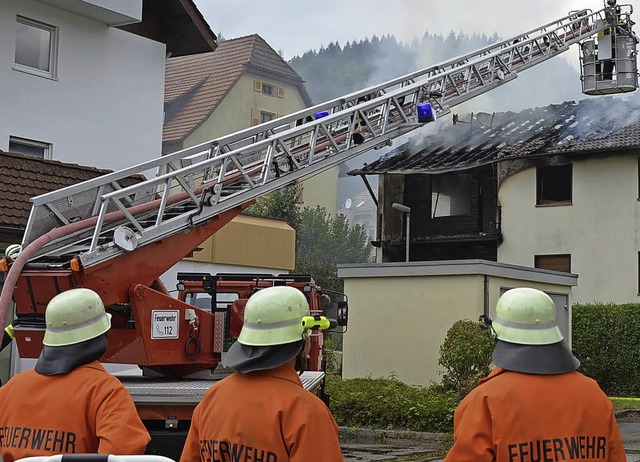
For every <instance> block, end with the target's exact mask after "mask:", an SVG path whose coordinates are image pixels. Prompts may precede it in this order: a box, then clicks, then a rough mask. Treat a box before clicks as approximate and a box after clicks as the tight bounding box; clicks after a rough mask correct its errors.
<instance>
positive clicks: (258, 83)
mask: <svg viewBox="0 0 640 462" xmlns="http://www.w3.org/2000/svg"><path fill="white" fill-rule="evenodd" d="M253 91H257V92H258V93H261V92H262V82H261V81H260V80H254V81H253Z"/></svg>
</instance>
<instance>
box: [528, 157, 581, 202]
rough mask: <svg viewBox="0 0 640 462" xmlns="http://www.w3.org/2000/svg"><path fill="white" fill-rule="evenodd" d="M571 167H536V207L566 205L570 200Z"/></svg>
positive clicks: (571, 187)
mask: <svg viewBox="0 0 640 462" xmlns="http://www.w3.org/2000/svg"><path fill="white" fill-rule="evenodd" d="M572 172H573V166H572V165H571V164H569V165H553V166H548V167H538V169H537V174H536V176H537V195H536V198H537V200H536V205H566V204H571V200H572V196H571V193H572V189H573V181H572V177H573V175H572Z"/></svg>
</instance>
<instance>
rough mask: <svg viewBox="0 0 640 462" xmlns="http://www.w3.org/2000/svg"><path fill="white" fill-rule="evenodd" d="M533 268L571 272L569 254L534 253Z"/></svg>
mask: <svg viewBox="0 0 640 462" xmlns="http://www.w3.org/2000/svg"><path fill="white" fill-rule="evenodd" d="M533 266H534V267H535V268H540V269H546V270H551V271H562V272H564V273H570V272H571V255H570V254H565V255H536V256H534V257H533Z"/></svg>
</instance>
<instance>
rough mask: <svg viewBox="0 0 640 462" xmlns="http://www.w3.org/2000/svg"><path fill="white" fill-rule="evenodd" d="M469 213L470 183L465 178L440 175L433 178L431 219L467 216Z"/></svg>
mask: <svg viewBox="0 0 640 462" xmlns="http://www.w3.org/2000/svg"><path fill="white" fill-rule="evenodd" d="M470 211H471V183H470V181H469V179H468V178H467V177H464V176H459V175H442V176H436V177H434V178H433V182H432V186H431V217H432V218H437V217H451V216H455V215H467V214H469V213H470Z"/></svg>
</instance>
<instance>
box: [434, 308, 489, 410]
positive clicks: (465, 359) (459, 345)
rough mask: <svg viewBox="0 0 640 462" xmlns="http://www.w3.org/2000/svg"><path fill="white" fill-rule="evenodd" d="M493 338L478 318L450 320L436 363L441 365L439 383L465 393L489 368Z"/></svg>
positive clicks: (462, 393) (461, 394) (485, 374)
mask: <svg viewBox="0 0 640 462" xmlns="http://www.w3.org/2000/svg"><path fill="white" fill-rule="evenodd" d="M493 347H494V342H493V339H492V338H491V333H490V331H489V330H488V329H485V328H484V327H483V325H482V324H480V323H479V322H474V321H470V320H468V319H463V320H460V321H456V322H455V323H453V325H452V326H451V328H449V330H448V331H447V336H446V337H445V339H444V343H443V344H442V345H441V346H440V359H438V364H440V365H441V366H442V367H444V369H445V372H444V373H443V375H442V385H443V386H444V387H445V388H448V389H451V390H454V391H456V392H457V393H459V394H460V396H461V397H464V396H466V395H467V394H468V393H469V392H470V391H471V390H472V389H473V388H474V387H475V386H476V385H477V383H478V380H480V379H481V378H482V377H486V376H487V375H488V374H489V372H491V361H492V359H491V358H492V354H493Z"/></svg>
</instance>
